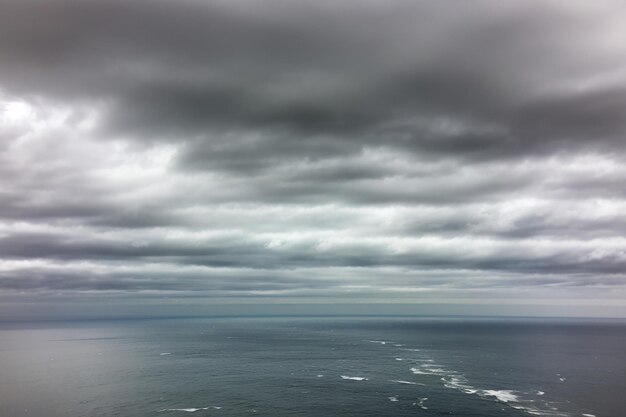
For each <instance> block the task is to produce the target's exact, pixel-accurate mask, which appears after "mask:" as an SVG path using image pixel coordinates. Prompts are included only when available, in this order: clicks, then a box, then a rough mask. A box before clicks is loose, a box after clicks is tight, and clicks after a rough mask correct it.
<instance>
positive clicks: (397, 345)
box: [394, 343, 405, 347]
mask: <svg viewBox="0 0 626 417" xmlns="http://www.w3.org/2000/svg"><path fill="white" fill-rule="evenodd" d="M394 346H395V347H402V346H405V345H403V344H402V343H396V344H395V345H394Z"/></svg>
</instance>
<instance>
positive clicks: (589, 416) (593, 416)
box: [583, 413, 596, 417]
mask: <svg viewBox="0 0 626 417" xmlns="http://www.w3.org/2000/svg"><path fill="white" fill-rule="evenodd" d="M583 416H585V417H596V415H595V414H585V413H583Z"/></svg>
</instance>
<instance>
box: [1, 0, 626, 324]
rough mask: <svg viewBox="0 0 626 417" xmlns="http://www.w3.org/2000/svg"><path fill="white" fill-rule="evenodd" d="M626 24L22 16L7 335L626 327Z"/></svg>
mask: <svg viewBox="0 0 626 417" xmlns="http://www.w3.org/2000/svg"><path fill="white" fill-rule="evenodd" d="M625 39H626V5H625V4H624V3H623V2H622V1H618V0H616V1H611V0H595V1H587V0H567V1H565V0H561V1H558V0H522V1H520V0H471V1H454V0H386V1H374V0H332V1H331V0H319V1H315V2H303V1H297V0H263V1H257V0H131V1H129V0H81V1H76V0H0V316H1V317H4V318H9V319H10V318H24V317H28V318H54V317H71V318H90V317H99V316H106V317H109V316H125V315H128V316H141V315H146V316H153V315H184V314H189V315H193V314H237V313H242V314H253V315H254V314H272V313H277V314H278V313H280V314H289V313H294V314H298V313H303V314H304V313H306V314H327V313H328V314H330V313H333V312H334V313H346V314H348V313H358V314H368V313H371V314H379V313H389V314H394V313H407V314H409V313H416V314H504V315H507V314H514V315H515V314H521V315H544V314H548V315H578V316H587V315H588V316H626V215H624V213H626V185H625V184H626V164H625V162H626V146H625V144H626V137H625V133H626V42H625Z"/></svg>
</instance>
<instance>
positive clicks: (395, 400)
mask: <svg viewBox="0 0 626 417" xmlns="http://www.w3.org/2000/svg"><path fill="white" fill-rule="evenodd" d="M387 398H389V401H391V402H392V403H397V402H398V396H397V395H395V396H393V397H387Z"/></svg>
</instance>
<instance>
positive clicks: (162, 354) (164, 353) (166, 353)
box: [159, 352, 171, 356]
mask: <svg viewBox="0 0 626 417" xmlns="http://www.w3.org/2000/svg"><path fill="white" fill-rule="evenodd" d="M165 355H171V353H170V352H163V353H159V356H165Z"/></svg>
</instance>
